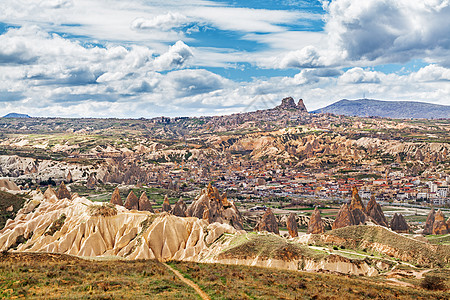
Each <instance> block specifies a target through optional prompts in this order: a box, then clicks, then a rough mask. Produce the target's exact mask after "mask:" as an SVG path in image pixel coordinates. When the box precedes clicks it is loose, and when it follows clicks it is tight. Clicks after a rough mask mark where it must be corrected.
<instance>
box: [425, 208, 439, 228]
mask: <svg viewBox="0 0 450 300" xmlns="http://www.w3.org/2000/svg"><path fill="white" fill-rule="evenodd" d="M435 214H436V212H435V211H434V208H432V209H431V211H430V212H429V213H428V216H427V221H426V222H425V228H424V229H423V234H433V225H434V218H435Z"/></svg>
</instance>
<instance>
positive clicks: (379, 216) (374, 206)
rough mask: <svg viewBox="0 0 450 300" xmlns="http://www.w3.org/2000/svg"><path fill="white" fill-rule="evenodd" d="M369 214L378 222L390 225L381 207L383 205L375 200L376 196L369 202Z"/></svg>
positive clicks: (386, 225) (385, 225)
mask: <svg viewBox="0 0 450 300" xmlns="http://www.w3.org/2000/svg"><path fill="white" fill-rule="evenodd" d="M367 215H368V216H369V217H370V218H371V219H372V220H373V221H374V222H376V224H378V225H381V226H384V227H388V222H387V220H386V217H385V215H384V213H383V210H382V209H381V206H380V204H379V203H377V201H375V196H372V197H371V198H370V201H369V203H367Z"/></svg>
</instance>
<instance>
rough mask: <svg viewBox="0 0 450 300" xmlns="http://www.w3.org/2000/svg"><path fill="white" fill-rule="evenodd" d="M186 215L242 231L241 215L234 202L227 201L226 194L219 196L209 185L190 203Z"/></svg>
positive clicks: (217, 191) (216, 190) (215, 189)
mask: <svg viewBox="0 0 450 300" xmlns="http://www.w3.org/2000/svg"><path fill="white" fill-rule="evenodd" d="M186 215H187V216H188V217H197V218H199V219H205V220H208V222H209V223H214V222H219V223H225V224H229V225H231V226H233V227H234V228H236V229H238V230H241V229H244V227H243V222H242V216H241V213H240V212H239V210H238V209H237V207H236V205H235V204H234V202H232V201H230V200H228V199H227V195H226V193H223V194H222V195H220V193H219V190H218V189H217V188H216V187H213V186H212V185H211V184H209V185H208V187H207V188H205V189H202V191H201V192H200V195H198V196H197V197H196V198H195V199H194V201H192V203H191V205H189V207H188V209H187V210H186Z"/></svg>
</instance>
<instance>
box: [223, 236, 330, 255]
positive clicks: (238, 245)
mask: <svg viewBox="0 0 450 300" xmlns="http://www.w3.org/2000/svg"><path fill="white" fill-rule="evenodd" d="M256 256H259V257H261V258H265V259H280V260H292V259H302V258H304V257H308V258H322V257H324V256H325V254H324V253H319V252H317V251H314V250H311V249H309V248H308V247H306V246H304V245H301V244H298V243H292V242H289V241H288V240H286V239H284V238H282V237H280V236H278V235H274V234H270V233H267V234H263V233H255V232H251V233H247V234H243V235H240V236H237V237H235V238H234V239H233V241H231V243H230V246H229V247H228V248H227V249H225V250H224V251H223V252H222V253H221V254H220V255H219V258H240V259H247V258H254V257H256Z"/></svg>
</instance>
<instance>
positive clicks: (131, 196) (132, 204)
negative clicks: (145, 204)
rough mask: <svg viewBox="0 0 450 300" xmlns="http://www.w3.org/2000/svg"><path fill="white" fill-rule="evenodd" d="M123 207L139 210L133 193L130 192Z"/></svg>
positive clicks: (137, 201)
mask: <svg viewBox="0 0 450 300" xmlns="http://www.w3.org/2000/svg"><path fill="white" fill-rule="evenodd" d="M123 206H125V208H126V209H135V210H138V209H139V200H138V198H137V197H136V195H135V194H134V193H133V191H130V193H129V194H128V196H127V199H126V200H125V203H124V205H123Z"/></svg>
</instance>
